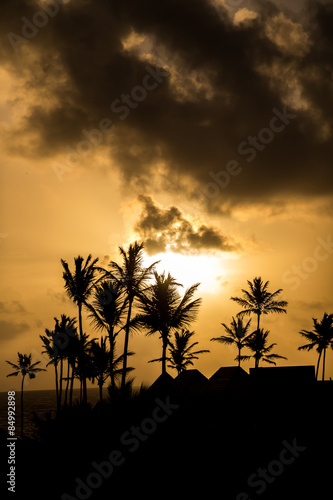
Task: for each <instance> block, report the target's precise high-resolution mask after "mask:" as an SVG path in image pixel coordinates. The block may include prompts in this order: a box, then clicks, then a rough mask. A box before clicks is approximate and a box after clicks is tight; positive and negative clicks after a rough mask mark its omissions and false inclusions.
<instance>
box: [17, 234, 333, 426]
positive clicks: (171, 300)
mask: <svg viewBox="0 0 333 500" xmlns="http://www.w3.org/2000/svg"><path fill="white" fill-rule="evenodd" d="M119 254H120V263H117V262H114V261H111V262H110V263H109V265H108V267H107V269H104V268H102V267H100V266H99V265H98V258H95V259H93V258H92V256H91V255H89V256H88V257H87V259H86V260H85V259H84V258H83V257H81V256H78V257H76V258H74V268H73V269H70V267H69V265H68V263H67V262H66V261H65V260H63V259H61V265H62V270H63V280H64V287H65V290H66V292H67V294H68V296H69V298H71V299H72V300H73V302H74V303H75V304H76V306H77V311H78V314H77V318H71V317H69V316H66V315H65V314H62V315H61V317H60V319H58V318H54V321H55V323H54V326H53V328H51V329H48V328H46V329H45V334H44V335H40V339H41V341H42V345H43V352H44V353H47V355H48V357H49V363H48V365H53V367H54V374H55V389H56V400H57V411H59V410H60V409H61V406H62V405H64V406H69V407H71V406H72V404H73V387H74V380H75V379H78V380H79V381H80V402H81V403H83V404H85V403H87V380H90V381H92V382H93V383H94V382H95V381H96V382H97V385H98V387H99V395H100V401H101V402H102V400H103V386H104V385H105V383H106V382H107V380H108V379H109V387H108V389H109V394H110V396H111V397H112V395H114V394H116V393H120V394H123V395H124V394H126V393H127V392H128V390H129V387H130V385H131V383H132V382H133V379H131V378H130V377H129V376H128V374H129V373H130V372H131V371H132V370H134V368H133V367H130V366H129V358H130V357H132V356H133V355H134V353H133V352H132V351H131V350H130V348H129V343H130V342H129V341H130V333H131V332H135V331H140V332H141V331H145V333H146V335H147V336H151V335H156V334H157V335H159V339H160V340H161V347H162V355H161V357H159V358H157V359H153V360H150V361H149V362H161V366H162V374H163V375H164V374H166V372H167V367H169V368H171V369H175V370H176V371H177V373H178V374H179V373H181V372H182V371H183V370H186V368H187V367H188V366H190V365H193V361H194V360H195V359H198V356H199V355H201V354H204V353H208V352H210V351H209V350H207V349H201V350H196V349H197V347H196V346H197V345H198V342H193V340H194V339H193V337H194V335H195V332H194V331H190V325H191V323H192V322H193V321H194V320H195V319H196V317H197V314H198V312H199V308H200V306H201V303H202V299H201V298H195V294H196V293H197V290H198V287H199V283H196V284H194V285H192V286H190V287H189V288H188V289H187V290H185V291H184V293H181V291H180V289H181V288H182V284H180V283H178V282H177V281H176V279H175V278H173V277H172V276H171V274H170V273H169V274H167V275H166V273H165V272H163V273H161V274H158V273H157V271H156V265H157V263H158V262H154V263H153V264H151V265H150V266H149V267H145V265H144V244H143V243H139V242H134V243H133V244H130V245H129V247H128V249H127V250H125V249H124V248H123V247H119ZM247 284H248V289H242V296H241V297H231V300H232V301H234V302H235V303H237V304H238V305H239V306H240V307H241V308H242V310H241V311H240V312H239V313H238V314H237V315H236V317H232V321H231V323H230V325H227V324H225V323H222V327H223V328H224V331H225V334H224V335H221V336H220V337H215V338H212V339H211V341H216V342H220V343H222V344H225V345H233V346H235V347H236V348H237V351H238V354H237V356H236V358H235V361H237V362H238V366H240V365H241V362H242V361H246V360H249V359H251V358H253V359H254V364H255V367H258V366H259V363H260V362H261V361H262V362H266V363H269V364H274V365H275V364H276V362H275V360H277V359H287V358H286V357H284V356H281V355H279V354H276V353H272V352H271V351H272V350H273V349H274V347H275V346H276V343H269V339H268V338H269V334H270V332H269V330H264V329H263V328H261V320H262V316H264V315H267V314H271V313H277V314H282V313H283V314H285V313H286V312H287V310H286V307H287V305H288V303H287V302H286V301H284V300H278V299H279V295H280V294H281V292H282V289H278V290H276V291H275V292H273V293H271V292H270V291H269V289H268V288H269V282H268V281H266V282H264V281H263V280H262V278H261V277H256V278H254V279H253V281H247ZM83 311H85V312H86V316H87V319H88V320H89V321H90V325H91V327H92V328H93V329H94V331H95V332H96V334H97V333H101V334H102V335H101V336H99V337H96V338H90V337H89V335H88V334H86V333H85V332H84V328H83ZM249 315H255V316H256V319H257V322H256V323H257V324H256V329H255V330H254V331H252V332H250V329H251V321H252V319H249V321H247V322H244V317H245V316H249ZM313 322H314V328H313V330H312V331H308V330H302V331H301V332H299V333H300V334H301V335H302V336H303V337H305V338H306V340H307V341H308V343H307V344H305V345H302V346H300V347H299V350H308V351H310V350H312V349H314V348H315V349H316V350H317V352H318V362H317V367H316V378H318V372H319V364H320V361H321V359H322V365H323V371H322V378H323V380H324V374H325V360H326V350H327V349H329V348H333V314H327V313H325V314H324V317H323V319H322V320H321V321H318V320H317V319H315V318H313ZM121 337H122V341H123V343H122V351H121V353H119V344H120V338H121ZM243 349H247V351H248V352H247V354H245V355H244V354H242V351H243ZM7 363H9V364H10V365H11V366H12V367H14V368H15V371H14V372H13V373H11V374H9V375H8V376H15V375H18V374H19V373H20V374H21V375H22V390H21V397H22V411H23V382H24V378H25V376H26V375H28V376H29V377H30V378H34V377H35V374H36V373H38V372H40V371H43V369H41V368H37V365H38V364H39V363H40V362H37V363H33V364H32V363H31V355H22V354H20V353H19V360H18V363H17V364H14V363H11V362H9V361H7ZM48 365H47V366H48ZM22 429H23V422H22V428H21V432H22V433H23V430H22Z"/></svg>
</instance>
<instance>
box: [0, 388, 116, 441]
mask: <svg viewBox="0 0 333 500" xmlns="http://www.w3.org/2000/svg"><path fill="white" fill-rule="evenodd" d="M103 392H104V397H106V396H107V390H106V389H104V391H103ZM87 396H88V402H89V403H91V404H92V405H95V404H96V403H97V401H98V399H99V390H98V388H91V389H87ZM79 397H80V389H74V390H73V401H75V400H77V401H78V400H79ZM23 398H24V400H23V405H24V416H23V428H24V429H23V430H24V435H25V436H27V437H34V435H35V434H36V432H37V429H36V426H35V425H34V420H33V412H35V413H36V415H37V416H38V417H40V418H43V417H44V416H45V413H47V412H49V411H50V412H51V414H52V415H55V412H56V406H57V405H56V393H55V390H48V391H25V392H24V394H23ZM7 401H8V393H7V392H0V428H1V429H3V430H4V431H6V432H7V428H8V421H7ZM15 403H16V409H15V412H16V417H15V418H16V423H15V436H17V437H19V436H20V432H21V392H20V391H18V392H16V393H15Z"/></svg>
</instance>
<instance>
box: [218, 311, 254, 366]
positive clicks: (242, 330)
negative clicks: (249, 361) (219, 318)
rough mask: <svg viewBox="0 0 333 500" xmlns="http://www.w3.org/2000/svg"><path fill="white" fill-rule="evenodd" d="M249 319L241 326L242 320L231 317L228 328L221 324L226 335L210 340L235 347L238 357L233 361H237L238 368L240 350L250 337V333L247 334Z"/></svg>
mask: <svg viewBox="0 0 333 500" xmlns="http://www.w3.org/2000/svg"><path fill="white" fill-rule="evenodd" d="M250 323H251V319H250V320H249V321H248V322H247V323H246V325H244V324H243V320H242V318H237V321H236V319H235V318H234V317H233V318H232V322H231V324H230V326H227V325H226V324H225V323H221V325H222V326H223V328H224V329H225V330H226V332H227V335H221V337H214V338H212V339H210V340H212V341H216V342H220V343H221V344H227V345H235V346H236V347H237V349H238V356H236V358H235V361H238V366H240V362H241V350H242V349H243V347H245V346H246V341H247V340H248V339H249V337H250V336H251V335H252V333H250V334H247V332H248V329H249V328H250Z"/></svg>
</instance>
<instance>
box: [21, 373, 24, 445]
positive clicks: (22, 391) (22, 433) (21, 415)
mask: <svg viewBox="0 0 333 500" xmlns="http://www.w3.org/2000/svg"><path fill="white" fill-rule="evenodd" d="M24 377H25V375H22V384H21V438H23V383H24Z"/></svg>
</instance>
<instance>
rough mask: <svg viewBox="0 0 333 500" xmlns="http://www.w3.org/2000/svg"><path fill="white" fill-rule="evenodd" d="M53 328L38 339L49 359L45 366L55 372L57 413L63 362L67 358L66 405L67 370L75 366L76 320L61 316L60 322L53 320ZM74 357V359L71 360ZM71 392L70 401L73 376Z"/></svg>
mask: <svg viewBox="0 0 333 500" xmlns="http://www.w3.org/2000/svg"><path fill="white" fill-rule="evenodd" d="M54 321H55V327H54V330H49V329H48V328H45V333H46V335H40V338H41V340H42V342H43V347H44V348H45V351H43V352H46V353H47V354H48V356H49V358H50V359H51V361H49V363H47V365H46V366H49V365H50V364H53V365H54V370H55V384H56V398H57V412H59V410H60V408H61V402H62V382H63V380H64V376H63V362H64V360H65V359H66V358H67V363H68V364H67V377H66V380H67V383H66V390H65V403H67V393H68V385H69V380H70V377H69V370H70V366H72V371H73V370H74V368H73V364H74V365H75V357H76V355H77V352H75V353H74V350H76V351H77V347H78V344H77V339H78V337H77V330H76V325H75V324H76V319H75V318H70V317H68V316H66V315H65V314H62V315H61V318H60V320H58V319H57V318H54ZM73 356H74V359H73ZM59 362H60V373H59V377H58V365H59ZM71 380H72V381H71V390H70V401H71V400H72V399H71V395H72V392H73V374H72V378H71Z"/></svg>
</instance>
